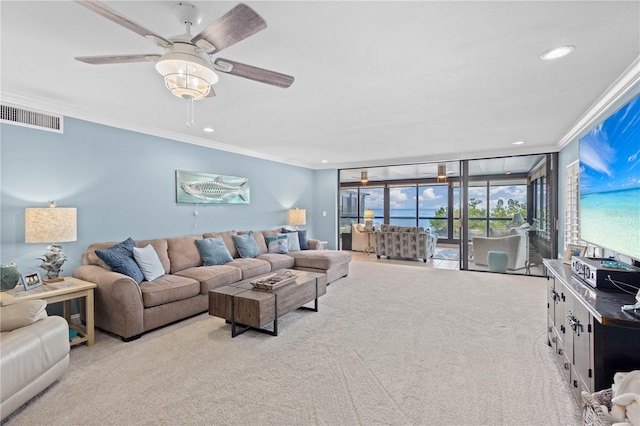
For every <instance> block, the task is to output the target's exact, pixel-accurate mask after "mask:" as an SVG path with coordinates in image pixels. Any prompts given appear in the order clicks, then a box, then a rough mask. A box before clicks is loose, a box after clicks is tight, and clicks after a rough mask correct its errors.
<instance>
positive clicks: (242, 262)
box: [225, 257, 271, 280]
mask: <svg viewBox="0 0 640 426" xmlns="http://www.w3.org/2000/svg"><path fill="white" fill-rule="evenodd" d="M225 266H233V267H235V268H238V269H240V270H241V271H242V279H243V280H246V279H247V278H253V277H256V276H258V275H261V274H267V273H269V272H271V264H270V263H269V262H267V261H266V260H261V259H257V258H255V257H253V258H241V259H233V260H232V261H231V262H229V263H226V264H225Z"/></svg>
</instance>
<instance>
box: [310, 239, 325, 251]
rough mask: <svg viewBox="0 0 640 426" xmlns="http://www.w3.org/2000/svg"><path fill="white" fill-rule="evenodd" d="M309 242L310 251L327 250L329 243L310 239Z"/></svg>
mask: <svg viewBox="0 0 640 426" xmlns="http://www.w3.org/2000/svg"><path fill="white" fill-rule="evenodd" d="M307 241H308V242H309V250H326V249H327V244H328V241H321V240H315V239H313V238H309V240H307Z"/></svg>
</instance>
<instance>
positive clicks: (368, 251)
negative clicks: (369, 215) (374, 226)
mask: <svg viewBox="0 0 640 426" xmlns="http://www.w3.org/2000/svg"><path fill="white" fill-rule="evenodd" d="M362 232H365V233H366V234H367V245H366V247H365V248H364V252H365V253H366V254H367V256H368V255H369V254H371V253H375V252H376V249H375V247H373V246H372V245H371V234H373V235H375V233H376V231H362Z"/></svg>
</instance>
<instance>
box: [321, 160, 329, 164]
mask: <svg viewBox="0 0 640 426" xmlns="http://www.w3.org/2000/svg"><path fill="white" fill-rule="evenodd" d="M328 162H329V161H327V160H322V161H321V163H328Z"/></svg>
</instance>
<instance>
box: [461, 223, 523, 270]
mask: <svg viewBox="0 0 640 426" xmlns="http://www.w3.org/2000/svg"><path fill="white" fill-rule="evenodd" d="M472 241H473V256H474V261H475V263H476V265H483V266H487V265H488V261H487V257H488V254H489V251H503V252H505V253H507V256H508V259H509V261H508V263H507V269H508V270H511V271H515V270H518V269H522V268H524V267H526V266H527V260H528V252H529V238H528V235H527V234H526V233H519V232H514V233H513V234H512V235H508V236H506V237H496V238H493V237H488V238H487V237H474V238H473V240H472Z"/></svg>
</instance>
